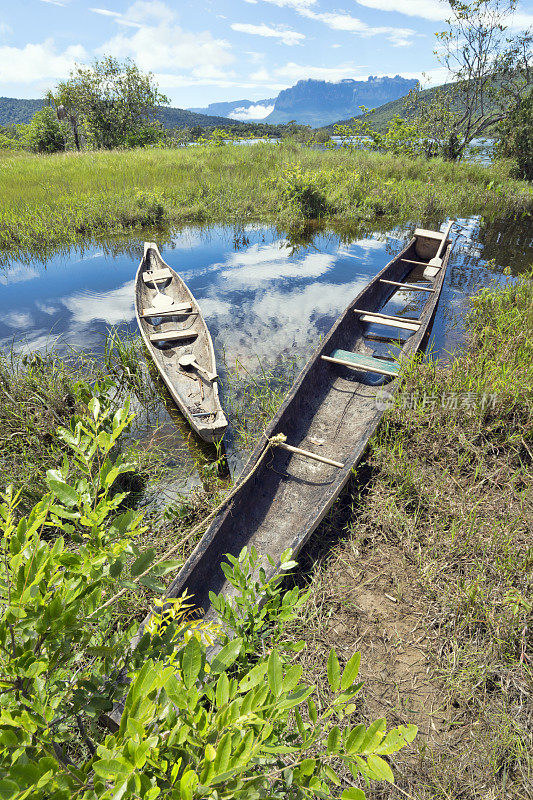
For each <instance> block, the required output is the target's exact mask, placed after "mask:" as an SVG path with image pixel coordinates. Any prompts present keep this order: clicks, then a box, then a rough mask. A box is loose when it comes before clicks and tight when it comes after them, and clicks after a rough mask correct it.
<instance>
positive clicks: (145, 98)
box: [54, 56, 168, 149]
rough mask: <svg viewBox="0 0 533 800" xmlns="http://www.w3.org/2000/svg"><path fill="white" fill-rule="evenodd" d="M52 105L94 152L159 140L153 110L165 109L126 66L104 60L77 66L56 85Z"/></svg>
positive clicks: (150, 85) (149, 81)
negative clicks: (62, 110) (65, 115)
mask: <svg viewBox="0 0 533 800" xmlns="http://www.w3.org/2000/svg"><path fill="white" fill-rule="evenodd" d="M54 99H55V102H56V103H57V104H58V105H59V104H61V105H63V106H64V107H65V109H66V110H67V112H68V115H69V118H70V121H71V124H72V125H73V127H74V128H76V130H77V127H78V126H79V128H80V129H81V131H83V133H84V135H85V138H86V140H87V142H88V143H89V144H90V145H91V146H93V147H96V148H106V149H111V148H114V147H143V146H146V145H150V144H154V142H156V141H157V140H158V138H159V128H160V126H159V123H157V121H156V119H155V118H156V112H157V109H158V106H160V105H161V104H162V103H168V99H167V98H166V97H165V96H164V95H162V94H161V93H160V92H159V90H158V89H157V87H156V86H155V84H154V78H153V75H152V73H148V74H143V73H142V72H141V71H140V69H139V68H138V66H137V65H136V64H135V63H134V62H133V61H131V60H129V59H127V60H126V61H123V62H122V61H119V60H118V59H116V58H113V57H112V56H106V57H105V58H103V59H102V60H101V61H95V62H94V63H93V64H92V65H91V66H90V67H85V66H82V65H79V64H78V65H77V66H76V67H75V68H74V70H73V71H72V72H71V75H70V78H69V79H68V80H67V81H63V82H61V83H60V84H58V87H57V92H56V97H55V98H54Z"/></svg>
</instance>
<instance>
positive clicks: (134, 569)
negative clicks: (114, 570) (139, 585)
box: [131, 547, 155, 576]
mask: <svg viewBox="0 0 533 800" xmlns="http://www.w3.org/2000/svg"><path fill="white" fill-rule="evenodd" d="M154 556H155V550H154V548H153V547H149V548H148V550H145V551H144V553H141V555H140V556H139V558H137V559H135V561H134V562H133V564H132V565H131V574H132V575H135V576H137V575H140V574H141V572H144V570H145V569H147V568H148V567H149V565H150V564H151V563H152V561H153V560H154Z"/></svg>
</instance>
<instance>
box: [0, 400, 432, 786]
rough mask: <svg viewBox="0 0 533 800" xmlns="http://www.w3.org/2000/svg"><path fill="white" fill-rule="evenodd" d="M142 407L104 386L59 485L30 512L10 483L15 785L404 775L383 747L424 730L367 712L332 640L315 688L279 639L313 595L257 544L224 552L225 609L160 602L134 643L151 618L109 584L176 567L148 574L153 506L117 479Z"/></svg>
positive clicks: (2, 566) (70, 442) (7, 653)
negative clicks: (216, 618) (115, 715)
mask: <svg viewBox="0 0 533 800" xmlns="http://www.w3.org/2000/svg"><path fill="white" fill-rule="evenodd" d="M131 422H132V415H131V414H130V412H129V408H128V403H126V404H125V406H124V407H123V408H120V409H119V410H118V411H115V410H114V408H113V406H112V404H111V403H110V402H107V401H106V395H105V392H103V391H102V387H96V394H95V395H94V396H92V397H90V398H89V400H88V403H87V413H85V414H84V415H83V416H79V417H77V418H76V419H74V420H73V422H72V424H71V426H70V428H68V429H67V428H61V429H60V431H59V435H60V436H61V438H62V439H63V440H64V442H65V443H66V445H67V446H68V447H69V449H70V453H71V455H70V459H69V458H66V457H65V458H64V459H63V462H62V464H61V465H60V466H59V467H58V468H57V469H55V470H49V471H48V475H47V481H48V486H49V490H50V491H49V493H48V494H46V495H45V496H44V497H43V498H42V499H41V500H40V501H39V502H38V503H37V504H36V505H35V507H34V508H33V509H32V510H31V511H30V513H29V514H28V515H26V516H22V517H20V518H19V515H18V513H17V504H18V502H19V497H18V494H17V493H16V492H14V491H13V489H12V488H8V489H7V490H6V492H5V493H4V495H3V496H2V498H1V502H0V530H1V533H2V537H1V539H0V607H1V617H0V674H1V682H0V692H1V694H2V708H1V711H0V790H1V795H2V798H5V799H6V800H15V799H17V800H21V799H22V798H25V797H30V796H31V797H32V800H67V798H68V799H69V800H70V798H78V799H79V800H82V798H83V800H97V799H98V800H118V798H124V799H125V800H129V799H130V798H132V799H133V798H138V797H143V798H156V797H168V798H176V800H178V798H179V799H180V800H182V799H183V800H200V798H206V797H209V798H213V799H214V798H228V800H229V798H231V797H238V798H243V799H244V798H250V800H251V799H252V798H256V797H258V796H268V797H271V798H276V797H277V798H284V797H286V796H287V795H288V794H290V795H291V796H293V797H296V798H302V799H303V798H309V797H312V796H316V797H329V796H332V795H333V796H339V795H341V794H342V797H344V798H363V797H364V794H363V792H362V791H361V790H360V789H356V788H355V787H353V788H350V789H346V790H345V791H344V792H342V788H341V778H340V777H339V771H342V772H343V773H345V772H346V771H349V772H350V773H351V775H352V777H353V778H354V779H357V780H360V779H362V780H363V782H367V783H368V781H370V780H387V781H393V774H392V771H391V769H390V766H389V764H388V762H387V761H386V759H385V758H384V757H386V756H388V755H390V754H392V753H394V752H396V751H398V750H400V749H401V748H402V747H404V746H405V745H406V744H408V743H409V742H411V741H412V740H413V738H414V736H415V735H416V729H415V728H414V726H399V727H398V728H395V729H393V730H391V731H389V732H388V733H387V732H386V723H385V720H377V721H376V722H374V723H373V724H372V725H370V726H369V727H368V728H365V726H364V725H355V726H353V725H352V723H351V716H352V714H353V713H354V711H355V710H356V707H355V705H354V702H353V701H354V698H355V696H356V695H357V693H358V692H359V691H360V689H361V683H360V682H357V677H358V669H359V656H358V654H356V655H354V656H353V657H352V658H351V659H350V660H349V661H348V663H347V664H346V665H345V667H344V668H343V669H341V666H340V664H339V661H338V658H337V656H336V654H335V653H334V652H333V651H332V653H331V654H330V658H329V661H328V679H329V683H330V689H331V696H330V698H329V700H328V702H326V703H323V704H321V705H320V708H319V707H318V706H317V705H316V704H315V702H314V701H313V699H312V695H313V692H314V688H313V687H312V686H309V685H307V684H306V682H305V681H302V668H301V667H300V666H298V665H296V664H294V663H293V659H294V652H293V651H292V650H290V649H287V648H284V647H279V648H276V646H275V643H276V641H278V640H279V638H280V635H281V632H282V629H283V624H284V621H285V620H289V619H290V618H291V617H293V616H294V610H295V609H296V608H297V607H298V606H299V605H301V603H302V602H304V600H305V596H304V597H302V596H300V594H299V592H298V590H295V589H293V590H291V591H290V592H288V593H285V594H283V593H282V591H281V588H280V585H279V580H275V581H269V580H267V579H266V575H265V574H264V572H263V571H262V570H261V568H260V566H259V557H258V555H257V554H256V553H255V552H252V553H251V554H250V555H248V554H247V553H246V552H243V553H241V555H240V556H239V558H238V559H231V560H230V564H228V565H224V571H225V573H226V575H227V577H228V579H229V581H230V582H231V583H232V584H233V585H234V586H235V587H236V588H237V589H238V592H237V594H236V597H235V598H234V600H231V601H228V600H222V598H214V601H215V603H217V604H218V607H219V613H220V617H221V623H222V624H221V625H218V624H217V625H215V624H213V623H209V622H203V621H202V620H198V619H196V618H195V617H194V616H193V615H192V614H191V611H192V608H191V606H190V604H189V603H188V600H189V598H187V597H182V598H177V599H175V600H172V601H165V602H157V601H156V602H155V604H154V605H155V607H156V611H155V612H154V613H153V614H152V616H151V618H150V619H149V621H148V624H147V625H146V628H145V630H144V633H143V635H142V637H141V638H140V640H139V642H138V645H137V647H136V648H135V650H133V651H131V650H130V649H129V647H128V642H129V641H130V640H131V637H132V636H133V635H134V633H135V630H136V627H137V626H136V624H134V625H132V626H131V627H129V628H128V629H122V628H121V627H120V626H118V625H117V623H116V621H115V622H114V621H113V619H112V612H111V610H110V608H111V606H109V605H106V603H105V600H106V599H108V598H109V595H110V593H112V592H113V591H115V589H116V588H117V586H125V587H131V588H135V587H136V586H137V585H138V584H139V582H141V583H144V585H146V586H147V587H149V588H150V589H152V590H155V591H161V590H162V589H163V587H162V586H161V585H160V584H159V580H160V578H161V577H162V576H164V574H165V573H166V572H168V571H170V570H171V569H174V568H175V567H176V564H175V563H173V562H168V563H160V564H158V566H157V568H156V569H154V570H152V572H151V573H150V574H149V575H147V576H145V578H143V577H142V574H143V572H144V571H145V569H146V568H147V567H148V566H149V564H150V562H151V560H152V559H153V553H152V552H151V551H143V552H140V551H139V550H138V549H137V547H136V545H135V537H136V536H137V535H138V533H139V532H141V531H142V530H143V528H142V516H141V515H140V514H135V513H133V512H132V511H122V510H121V509H122V504H123V501H124V499H125V493H124V492H121V491H117V489H116V486H117V481H118V480H119V479H120V476H121V475H124V474H125V473H127V472H129V471H131V469H132V465H131V464H130V463H129V462H128V460H127V459H126V458H125V457H124V456H121V455H118V456H116V455H114V454H115V453H116V450H117V443H118V440H119V438H120V436H121V435H122V434H123V433H124V432H125V431H126V430H127V429H128V427H129V426H130V424H131ZM292 566H294V562H292V561H291V559H290V554H289V553H286V554H285V556H284V558H283V563H282V568H283V570H287V569H291V568H292ZM124 576H125V577H124ZM136 576H137V577H136ZM256 617H257V619H256ZM267 631H269V632H270V637H269V638H266V637H265V633H266V632H267ZM258 637H259V638H258ZM259 639H261V640H262V642H263V648H261V650H262V653H261V651H259V652H258V650H256V648H257V644H258V641H259ZM213 645H215V652H214V654H213V652H211V655H210V657H209V659H208V648H209V647H212V646H213ZM252 657H253V661H252V660H251V659H252ZM121 675H127V679H128V680H127V683H126V684H125V683H124V682H123V681H122V680H121V678H120V676H121ZM120 700H122V702H123V707H124V710H123V713H122V717H121V721H120V726H119V727H118V730H116V732H115V733H114V734H113V735H108V736H104V735H103V734H102V729H101V727H99V726H98V724H97V721H98V718H99V717H100V715H101V714H102V713H107V712H109V711H110V710H111V708H112V707H113V703H114V702H116V701H120Z"/></svg>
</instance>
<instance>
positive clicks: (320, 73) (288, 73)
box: [275, 61, 358, 84]
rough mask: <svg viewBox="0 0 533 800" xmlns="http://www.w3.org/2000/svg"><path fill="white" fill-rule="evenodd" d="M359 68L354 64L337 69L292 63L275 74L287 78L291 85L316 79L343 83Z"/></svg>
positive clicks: (278, 69) (340, 65)
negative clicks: (308, 79)
mask: <svg viewBox="0 0 533 800" xmlns="http://www.w3.org/2000/svg"><path fill="white" fill-rule="evenodd" d="M357 70H358V67H356V66H355V65H354V64H351V63H347V64H339V66H337V67H314V66H311V65H306V64H295V63H294V61H290V62H289V63H288V64H285V66H283V67H278V68H277V69H276V70H275V74H276V75H278V76H279V77H282V78H285V79H286V80H287V81H289V82H290V83H291V84H293V83H296V81H300V80H305V79H306V78H314V79H315V80H323V81H341V80H342V79H343V78H353V77H354V75H355V73H356V71H357Z"/></svg>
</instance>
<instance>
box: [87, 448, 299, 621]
mask: <svg viewBox="0 0 533 800" xmlns="http://www.w3.org/2000/svg"><path fill="white" fill-rule="evenodd" d="M263 436H264V437H265V439H266V442H267V443H266V447H265V449H264V450H263V452H262V453H261V455H260V456H259V458H258V459H257V463H256V465H255V466H254V468H253V469H252V470H251V472H250V473H249V474H248V475H247V476H246V478H244V480H241V481H239V482H238V483H236V484H235V486H234V487H233V489H232V490H231V492H229V494H227V495H226V496H225V497H224V499H223V500H222V502H221V503H219V505H218V506H217V507H216V508H214V509H213V511H211V512H210V513H209V514H208V515H207V517H204V519H203V520H202V521H201V522H199V523H198V524H197V525H195V526H194V528H192V530H190V531H189V533H188V534H187V536H185V537H184V538H183V539H181V540H180V541H179V543H178V544H175V545H174V546H173V547H171V548H170V549H169V550H167V551H166V552H165V553H163V555H162V556H160V557H159V558H158V559H157V561H154V563H153V564H151V565H150V566H149V567H148V568H147V569H145V570H144V572H141V574H140V575H137V577H136V578H134V579H133V580H132V581H131V583H135V584H137V583H139V581H140V580H141V578H144V577H145V576H146V575H148V574H149V573H150V572H151V571H152V570H153V568H154V567H157V566H158V565H159V564H161V563H162V562H163V561H166V560H167V559H168V558H170V556H172V555H174V553H175V552H176V551H177V550H179V549H180V548H181V547H183V545H184V544H185V543H186V542H188V541H190V540H191V539H192V538H193V536H195V535H196V534H197V533H198V531H199V530H200V529H201V528H203V527H204V525H207V523H209V522H211V521H212V520H213V519H214V518H215V517H216V516H217V514H219V513H220V512H221V511H222V509H223V508H224V506H226V505H227V504H228V503H229V501H230V500H231V499H232V498H233V497H235V495H236V494H237V492H238V491H240V489H242V487H243V486H245V484H246V483H247V482H248V481H249V480H250V478H251V477H252V475H254V474H255V472H257V470H258V469H259V467H260V465H261V464H262V463H263V459H264V458H265V456H266V454H267V453H268V452H269V451H270V448H271V447H275V446H276V445H277V444H280V443H283V442H285V441H286V440H287V437H286V436H285V434H284V433H277V434H276V435H275V436H271V437H270V438H269V437H268V436H267V435H266V433H264V432H263ZM128 591H129V589H121V590H120V592H117V593H116V594H114V595H113V596H112V597H110V598H109V600H106V602H105V603H103V605H101V606H98V608H95V610H94V611H93V612H91V614H89V616H88V619H91V617H94V615H95V614H97V613H98V612H99V611H103V610H104V608H108V607H109V606H111V605H113V603H115V602H116V601H117V600H118V599H119V598H121V597H123V595H125V594H126V592H128Z"/></svg>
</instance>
